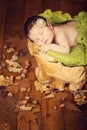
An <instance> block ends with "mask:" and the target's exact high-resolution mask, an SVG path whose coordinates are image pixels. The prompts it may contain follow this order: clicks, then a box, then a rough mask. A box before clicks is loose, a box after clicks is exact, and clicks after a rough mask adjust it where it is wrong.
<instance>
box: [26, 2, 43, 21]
mask: <svg viewBox="0 0 87 130" xmlns="http://www.w3.org/2000/svg"><path fill="white" fill-rule="evenodd" d="M42 10H43V5H42V0H37V1H35V0H26V10H25V19H27V18H28V17H30V16H33V15H37V14H39V13H40V12H42Z"/></svg>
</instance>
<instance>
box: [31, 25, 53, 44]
mask: <svg viewBox="0 0 87 130" xmlns="http://www.w3.org/2000/svg"><path fill="white" fill-rule="evenodd" d="M29 38H30V39H31V40H32V41H33V42H34V43H36V44H37V45H38V46H42V45H44V44H49V43H51V42H52V41H53V38H54V33H53V31H52V29H51V28H50V27H49V26H44V27H41V26H38V25H37V24H36V23H35V24H34V26H33V27H32V28H31V30H30V32H29Z"/></svg>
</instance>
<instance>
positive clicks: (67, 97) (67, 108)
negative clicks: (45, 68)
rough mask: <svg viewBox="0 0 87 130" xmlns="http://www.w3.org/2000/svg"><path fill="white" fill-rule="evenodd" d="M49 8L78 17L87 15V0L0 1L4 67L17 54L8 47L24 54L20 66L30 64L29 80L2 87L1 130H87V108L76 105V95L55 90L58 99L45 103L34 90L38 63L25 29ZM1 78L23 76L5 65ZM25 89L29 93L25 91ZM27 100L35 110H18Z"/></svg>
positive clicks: (0, 57)
mask: <svg viewBox="0 0 87 130" xmlns="http://www.w3.org/2000/svg"><path fill="white" fill-rule="evenodd" d="M74 1H75V0H74ZM48 8H50V9H52V10H53V11H56V10H63V11H64V12H69V13H70V14H71V15H75V14H77V13H78V12H79V11H82V10H84V11H87V2H86V0H76V3H75V2H73V0H70V1H68V0H58V1H57V0H52V1H50V0H1V1H0V65H1V64H2V63H3V64H4V63H5V61H6V59H9V60H10V58H11V56H12V55H13V53H7V48H6V45H7V47H9V48H10V47H12V48H15V52H17V51H20V50H21V52H22V53H23V54H24V56H21V57H20V58H19V63H21V64H22V65H23V66H24V67H25V63H26V61H29V63H30V66H29V68H28V73H27V75H26V77H25V78H23V79H21V80H17V79H14V83H13V84H12V85H9V86H7V87H6V86H5V85H1V86H0V130H48V129H50V130H86V129H87V105H81V106H78V105H76V104H75V103H74V101H73V95H72V94H71V93H69V92H67V91H65V92H57V91H56V90H54V91H55V95H56V96H55V97H54V98H49V99H48V98H47V99H45V98H44V97H45V96H46V94H44V93H41V92H39V91H36V90H35V87H34V81H35V79H36V77H35V74H34V69H35V67H36V62H35V60H34V58H33V57H31V56H30V54H29V51H28V48H27V42H26V39H25V38H24V32H23V25H24V22H25V20H26V19H27V18H28V17H29V16H31V15H35V14H38V13H41V12H42V11H44V10H45V9H48ZM1 75H3V76H4V77H6V76H8V77H9V76H18V75H19V74H18V73H15V74H14V73H12V72H9V71H8V70H7V68H5V67H4V65H3V67H2V68H1V69H0V76H1ZM0 82H1V81H0ZM0 84H1V83H0ZM23 87H25V88H26V91H22V90H21V88H23ZM28 88H29V89H30V90H28ZM27 94H28V95H27ZM25 97H28V98H29V99H28V102H29V105H30V106H31V107H28V108H29V109H31V110H28V111H27V110H23V109H19V108H17V105H18V103H19V102H21V101H25Z"/></svg>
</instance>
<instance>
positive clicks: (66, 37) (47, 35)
mask: <svg viewBox="0 0 87 130" xmlns="http://www.w3.org/2000/svg"><path fill="white" fill-rule="evenodd" d="M75 26H76V22H75V21H72V22H68V23H66V24H62V25H58V26H54V27H53V26H52V25H51V24H50V23H48V25H47V26H46V27H44V28H40V27H38V26H37V25H36V24H35V25H34V26H33V27H32V29H31V31H30V34H29V37H30V39H31V40H32V41H33V42H34V43H36V44H37V45H39V46H40V47H41V51H42V52H43V53H46V52H47V51H48V50H53V51H57V52H60V53H64V54H68V53H69V52H70V48H71V47H72V46H75V45H77V40H76V39H77V36H78V32H77V31H76V28H75ZM53 40H54V42H55V44H52V42H53Z"/></svg>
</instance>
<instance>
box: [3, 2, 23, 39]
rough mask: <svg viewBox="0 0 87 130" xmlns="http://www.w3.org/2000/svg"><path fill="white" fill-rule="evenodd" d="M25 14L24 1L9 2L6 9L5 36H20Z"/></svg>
mask: <svg viewBox="0 0 87 130" xmlns="http://www.w3.org/2000/svg"><path fill="white" fill-rule="evenodd" d="M24 14H25V0H15V1H14V0H11V1H10V2H9V7H8V17H7V24H6V32H5V34H6V35H5V36H15V35H17V36H19V37H20V36H22V37H23V25H24Z"/></svg>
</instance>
